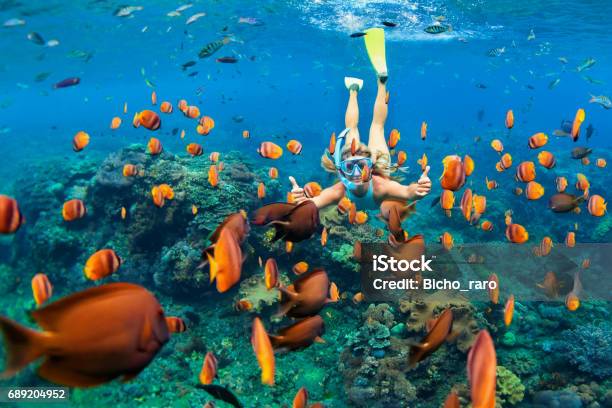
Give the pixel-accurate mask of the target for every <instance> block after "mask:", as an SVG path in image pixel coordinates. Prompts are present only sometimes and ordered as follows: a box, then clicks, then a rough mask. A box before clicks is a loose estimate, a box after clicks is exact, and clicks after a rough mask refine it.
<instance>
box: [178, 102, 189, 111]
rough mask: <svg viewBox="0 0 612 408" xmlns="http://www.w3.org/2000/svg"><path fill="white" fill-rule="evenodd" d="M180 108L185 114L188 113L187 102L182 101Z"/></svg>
mask: <svg viewBox="0 0 612 408" xmlns="http://www.w3.org/2000/svg"><path fill="white" fill-rule="evenodd" d="M178 108H179V110H180V111H181V112H183V113H185V112H186V111H187V101H186V100H184V99H181V100H180V101H179V102H178Z"/></svg>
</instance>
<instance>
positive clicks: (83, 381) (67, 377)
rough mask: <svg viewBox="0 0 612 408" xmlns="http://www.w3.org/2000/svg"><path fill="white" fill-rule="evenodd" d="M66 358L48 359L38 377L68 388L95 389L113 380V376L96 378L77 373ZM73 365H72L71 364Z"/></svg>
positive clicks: (39, 370) (40, 369)
mask: <svg viewBox="0 0 612 408" xmlns="http://www.w3.org/2000/svg"><path fill="white" fill-rule="evenodd" d="M66 362H67V360H66V359H64V358H58V357H55V358H48V359H47V360H46V361H45V362H44V363H43V364H42V365H41V366H40V367H39V369H38V375H39V376H40V377H42V378H44V379H45V380H47V381H51V382H53V383H56V384H61V385H64V386H68V387H93V386H95V385H100V384H103V383H105V382H108V381H110V380H112V379H113V378H114V377H113V376H103V375H100V376H94V375H88V374H85V373H82V372H78V371H75V370H74V369H72V368H71V367H69V366H68V364H66ZM71 365H72V364H71Z"/></svg>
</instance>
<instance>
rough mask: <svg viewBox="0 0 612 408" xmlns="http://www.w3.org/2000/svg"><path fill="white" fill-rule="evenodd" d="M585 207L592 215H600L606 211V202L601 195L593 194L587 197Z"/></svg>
mask: <svg viewBox="0 0 612 408" xmlns="http://www.w3.org/2000/svg"><path fill="white" fill-rule="evenodd" d="M587 208H588V210H589V214H591V215H592V216H594V217H602V216H603V215H604V214H605V213H606V211H608V203H606V200H604V198H603V197H602V196H600V195H597V194H594V195H592V196H591V197H590V198H589V203H588V206H587Z"/></svg>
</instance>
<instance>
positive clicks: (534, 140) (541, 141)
mask: <svg viewBox="0 0 612 408" xmlns="http://www.w3.org/2000/svg"><path fill="white" fill-rule="evenodd" d="M546 143H548V136H547V135H546V134H545V133H542V132H538V133H536V134H534V135H533V136H531V137H530V138H529V141H528V142H527V144H528V145H529V147H530V148H531V149H538V148H540V147H542V146H544V145H545V144H546Z"/></svg>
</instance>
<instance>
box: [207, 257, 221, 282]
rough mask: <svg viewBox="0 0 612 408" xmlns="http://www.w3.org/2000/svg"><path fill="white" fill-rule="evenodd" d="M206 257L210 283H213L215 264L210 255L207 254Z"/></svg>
mask: <svg viewBox="0 0 612 408" xmlns="http://www.w3.org/2000/svg"><path fill="white" fill-rule="evenodd" d="M206 256H207V257H208V263H209V264H210V283H213V281H214V280H215V278H216V277H217V269H218V268H217V262H216V261H215V258H214V256H212V255H211V254H210V253H208V252H207V253H206Z"/></svg>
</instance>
